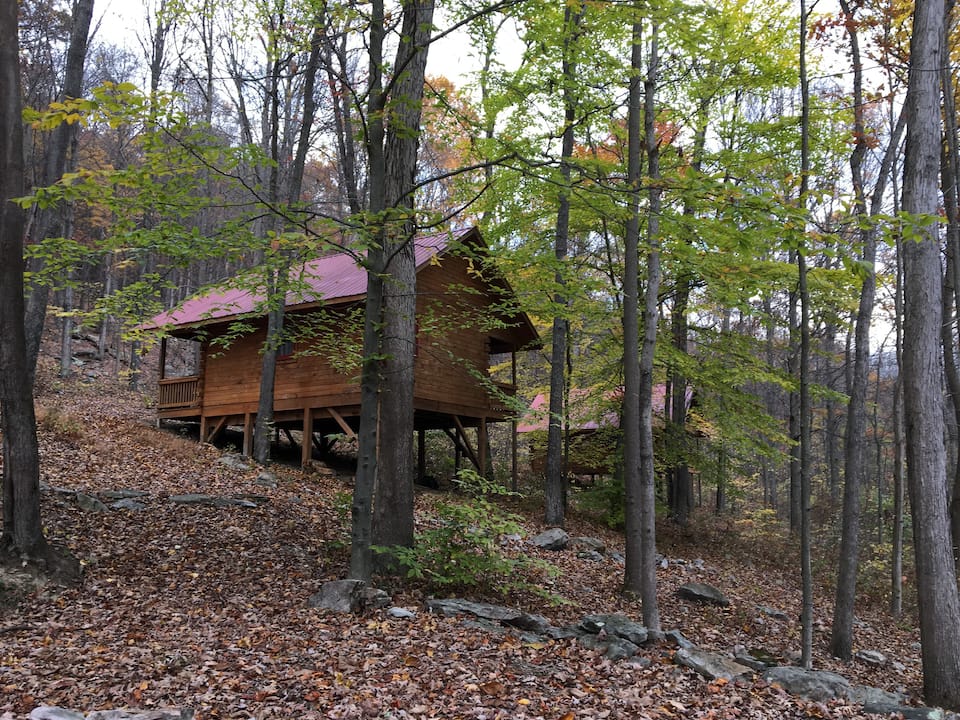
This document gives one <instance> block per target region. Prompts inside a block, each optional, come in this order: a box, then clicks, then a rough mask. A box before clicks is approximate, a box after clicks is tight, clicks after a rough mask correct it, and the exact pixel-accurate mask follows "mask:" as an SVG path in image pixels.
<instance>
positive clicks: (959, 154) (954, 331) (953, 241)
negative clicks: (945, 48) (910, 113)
mask: <svg viewBox="0 0 960 720" xmlns="http://www.w3.org/2000/svg"><path fill="white" fill-rule="evenodd" d="M955 5H956V4H955V3H954V2H953V0H948V2H947V3H946V10H945V17H947V18H950V17H951V15H952V13H953V9H954V8H955ZM940 78H941V87H942V88H943V97H944V103H943V106H944V107H943V118H944V124H945V132H944V143H943V154H942V157H941V160H940V166H941V178H942V190H943V205H944V211H945V215H946V218H947V235H946V258H947V267H946V274H945V277H944V295H943V310H944V315H945V318H944V320H945V322H944V323H943V325H942V329H941V333H942V341H943V353H944V369H945V371H946V378H947V387H948V389H949V391H950V400H951V403H950V404H951V406H952V408H953V420H954V422H953V423H952V424H953V426H954V429H955V434H956V435H960V368H958V366H957V355H956V338H957V337H958V336H960V327H958V321H960V148H958V147H957V103H956V93H955V92H954V86H953V73H952V71H951V68H950V67H944V68H943V69H942V70H941V73H940ZM948 319H949V322H946V320H948ZM954 451H955V455H954V465H953V483H952V484H953V492H952V493H951V499H950V528H951V535H952V537H953V557H954V562H955V563H956V564H957V566H958V568H960V440H958V441H957V442H956V443H955V444H954Z"/></svg>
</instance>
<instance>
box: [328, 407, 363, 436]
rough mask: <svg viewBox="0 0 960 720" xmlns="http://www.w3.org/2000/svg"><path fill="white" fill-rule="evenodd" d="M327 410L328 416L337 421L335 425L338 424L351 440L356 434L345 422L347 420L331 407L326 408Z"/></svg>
mask: <svg viewBox="0 0 960 720" xmlns="http://www.w3.org/2000/svg"><path fill="white" fill-rule="evenodd" d="M327 412H328V413H330V417H332V418H333V419H334V420H336V421H337V425H339V426H340V429H341V430H343V432H344V433H345V434H346V436H347V437H348V438H350V439H351V440H352V439H353V438H355V437H356V436H357V434H356V433H355V432H354V431H353V428H352V427H350V425H348V424H347V421H346V420H344V419H343V415H341V414H340V413H338V412H337V411H336V410H334V409H333V408H327Z"/></svg>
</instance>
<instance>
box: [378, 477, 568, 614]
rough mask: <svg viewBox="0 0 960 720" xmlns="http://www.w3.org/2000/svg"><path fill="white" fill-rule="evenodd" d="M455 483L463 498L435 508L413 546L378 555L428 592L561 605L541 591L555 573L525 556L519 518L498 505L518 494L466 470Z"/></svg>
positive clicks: (550, 567)
mask: <svg viewBox="0 0 960 720" xmlns="http://www.w3.org/2000/svg"><path fill="white" fill-rule="evenodd" d="M454 484H455V485H456V486H457V489H458V490H459V493H460V495H461V498H455V499H451V500H444V501H441V502H437V503H436V504H435V506H434V516H433V518H432V519H431V521H430V524H429V526H428V527H425V528H424V529H423V530H421V531H420V532H418V533H417V537H416V543H415V546H414V547H412V548H403V547H400V548H389V549H388V548H380V550H382V551H386V552H390V553H391V554H392V555H393V557H394V558H395V559H396V560H397V562H398V563H399V564H400V566H401V567H402V568H403V569H404V570H405V571H406V575H407V578H408V579H412V580H415V581H422V582H423V583H424V584H425V585H426V589H427V590H428V591H440V590H442V591H444V592H451V591H453V592H460V591H470V592H474V593H479V594H482V595H487V596H499V597H507V596H510V595H512V594H515V593H518V592H522V593H532V594H534V595H538V596H540V597H541V598H545V599H547V600H548V601H550V602H553V603H559V602H561V600H560V598H559V597H557V596H556V595H554V594H552V593H550V592H549V591H548V590H547V589H546V587H545V586H546V584H547V583H548V582H549V581H550V580H551V579H553V578H555V577H557V575H558V574H559V570H558V569H557V568H556V567H555V566H553V565H551V564H550V563H547V562H545V561H541V560H538V559H536V558H532V557H530V556H528V555H527V554H526V553H524V552H523V550H522V541H521V539H520V536H521V530H522V522H523V518H522V517H521V516H520V515H517V514H515V513H510V512H507V511H505V510H503V509H501V507H500V505H499V504H498V503H497V499H498V498H509V497H516V493H512V492H510V491H508V490H506V489H505V488H504V487H503V486H501V485H499V484H497V483H494V482H491V481H489V480H487V479H485V478H483V477H482V476H480V475H479V474H477V473H476V472H475V471H473V470H469V469H464V470H460V472H459V473H458V474H457V476H456V478H455V479H454Z"/></svg>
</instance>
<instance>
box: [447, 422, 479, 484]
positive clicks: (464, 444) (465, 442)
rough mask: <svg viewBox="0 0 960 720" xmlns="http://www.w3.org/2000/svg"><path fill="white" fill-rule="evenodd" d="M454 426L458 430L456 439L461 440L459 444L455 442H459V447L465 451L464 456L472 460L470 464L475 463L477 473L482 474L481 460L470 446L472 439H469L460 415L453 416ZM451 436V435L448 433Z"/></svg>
mask: <svg viewBox="0 0 960 720" xmlns="http://www.w3.org/2000/svg"><path fill="white" fill-rule="evenodd" d="M452 417H453V424H454V425H455V426H456V428H457V432H456V438H459V442H457V440H456V439H455V440H454V442H457V446H458V447H459V448H460V449H461V450H463V452H464V454H465V455H466V456H467V457H468V458H469V459H470V462H472V463H473V466H474V467H475V468H476V469H477V472H480V468H481V463H480V458H479V453H477V452H475V451H474V449H473V447H472V446H471V445H470V438H469V437H467V430H466V428H465V427H464V426H463V422H462V421H461V420H460V416H459V415H453V416H452ZM448 434H449V433H448Z"/></svg>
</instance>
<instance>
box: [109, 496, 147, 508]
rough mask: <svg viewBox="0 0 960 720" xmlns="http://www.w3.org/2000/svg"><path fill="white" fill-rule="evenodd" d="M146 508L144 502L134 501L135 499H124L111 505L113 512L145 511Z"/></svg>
mask: <svg viewBox="0 0 960 720" xmlns="http://www.w3.org/2000/svg"><path fill="white" fill-rule="evenodd" d="M146 507H147V506H146V505H144V504H143V503H142V502H140V501H139V500H134V499H133V498H122V499H121V500H117V501H116V502H112V503H110V508H111V509H112V510H143V509H144V508H146Z"/></svg>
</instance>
